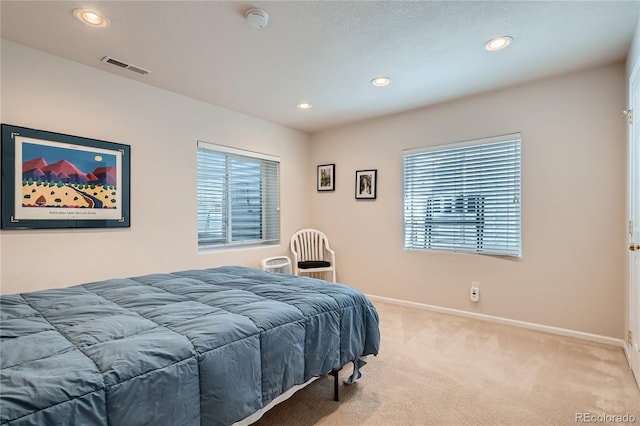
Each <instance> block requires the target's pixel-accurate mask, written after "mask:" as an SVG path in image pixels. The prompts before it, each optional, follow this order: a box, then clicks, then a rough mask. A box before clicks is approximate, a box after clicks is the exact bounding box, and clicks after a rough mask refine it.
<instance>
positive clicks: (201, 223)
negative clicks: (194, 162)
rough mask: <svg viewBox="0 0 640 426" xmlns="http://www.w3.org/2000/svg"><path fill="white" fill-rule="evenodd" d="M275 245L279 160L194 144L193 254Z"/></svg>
mask: <svg viewBox="0 0 640 426" xmlns="http://www.w3.org/2000/svg"><path fill="white" fill-rule="evenodd" d="M279 242H280V160H279V158H277V157H272V156H268V155H263V154H257V153H253V152H247V151H242V150H238V149H233V148H229V147H224V146H219V145H213V144H210V143H206V142H201V141H198V248H199V249H203V248H210V247H221V246H225V247H226V246H238V245H255V244H278V243H279Z"/></svg>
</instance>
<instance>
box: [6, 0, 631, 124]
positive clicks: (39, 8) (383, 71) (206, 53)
mask: <svg viewBox="0 0 640 426" xmlns="http://www.w3.org/2000/svg"><path fill="white" fill-rule="evenodd" d="M77 7H89V8H93V9H95V10H97V11H99V12H101V13H103V14H104V15H106V16H107V17H108V19H109V20H110V25H109V26H108V27H106V28H89V27H87V26H85V25H83V24H82V23H80V22H79V21H77V20H76V19H75V18H74V17H73V15H72V10H73V9H75V8H77ZM253 7H257V8H260V9H263V10H265V11H266V12H267V13H268V14H269V24H268V26H267V27H266V28H264V29H256V28H252V27H250V26H249V25H248V23H247V21H246V20H245V18H244V13H245V11H246V10H247V9H249V8H253ZM0 8H1V9H0V12H1V24H2V26H1V29H2V37H3V38H5V39H8V40H11V41H15V42H17V43H21V44H24V45H26V46H30V47H33V48H36V49H39V50H43V51H45V52H49V53H52V54H55V55H58V56H62V57H65V58H68V59H71V60H74V61H77V62H80V63H83V64H86V65H89V66H92V67H95V68H99V69H102V70H105V71H108V72H112V73H114V74H118V75H122V76H124V77H127V78H132V79H135V80H138V81H141V82H145V83H147V84H150V85H153V86H157V87H161V88H164V89H167V90H170V91H173V92H176V93H180V94H183V95H186V96H190V97H192V98H196V99H200V100H203V101H206V102H210V103H212V104H216V105H219V106H223V107H226V108H229V109H232V110H236V111H239V112H242V113H246V114H249V115H252V116H255V117H260V118H263V119H265V120H269V121H272V122H275V123H280V124H283V125H285V126H288V127H291V128H295V129H300V130H303V131H306V132H314V131H318V130H322V129H326V128H330V127H334V126H339V125H342V124H345V123H349V122H352V121H357V120H362V119H368V118H372V117H376V116H380V115H384V114H390V113H394V112H399V111H403V110H407V109H412V108H416V107H420V106H424V105H429V104H433V103H437V102H442V101H445V100H448V99H453V98H457V97H461V96H465V95H469V94H473V93H478V92H482V91H486V90H491V89H495V88H499V87H503V86H508V85H512V84H515V83H520V82H524V81H529V80H533V79H537V78H541V77H545V76H549V75H553V74H558V73H563V72H568V71H571V70H575V69H580V68H584V67H589V66H595V65H600V64H605V63H610V62H613V61H616V60H623V59H624V58H625V57H626V54H627V51H628V48H629V45H630V42H631V40H632V37H633V34H634V31H635V28H636V25H637V23H638V14H639V11H640V2H639V1H635V0H628V1H90V0H88V1H82V0H79V1H42V2H36V1H24V0H23V1H6V0H2V1H1V3H0ZM497 35H509V36H512V37H513V39H514V41H513V43H512V45H511V46H510V47H509V48H507V49H506V50H503V51H500V52H487V51H485V50H484V49H483V44H484V43H485V42H486V41H487V40H489V39H491V38H492V37H494V36H497ZM106 55H108V56H112V57H114V58H117V59H120V60H124V61H127V62H130V63H132V64H134V65H137V66H140V67H143V68H147V69H150V70H151V71H152V72H151V74H150V75H148V76H139V75H137V74H135V73H133V72H130V71H126V70H121V69H119V68H116V67H114V66H112V65H107V64H104V63H102V62H100V59H101V58H102V57H103V56H106ZM380 75H385V76H389V77H391V78H392V81H391V84H390V85H389V86H387V87H384V88H375V87H373V86H372V85H371V84H370V83H369V81H370V80H371V79H372V78H373V77H376V76H380ZM301 101H307V102H310V103H312V104H313V108H312V109H311V110H308V111H300V110H298V109H296V107H295V105H296V104H297V103H299V102H301Z"/></svg>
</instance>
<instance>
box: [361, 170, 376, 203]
mask: <svg viewBox="0 0 640 426" xmlns="http://www.w3.org/2000/svg"><path fill="white" fill-rule="evenodd" d="M377 190H378V170H377V169H371V170H356V200H375V199H376V193H377Z"/></svg>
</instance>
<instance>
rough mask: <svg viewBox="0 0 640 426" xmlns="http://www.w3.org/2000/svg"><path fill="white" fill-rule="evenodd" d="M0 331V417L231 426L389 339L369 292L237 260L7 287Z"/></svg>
mask: <svg viewBox="0 0 640 426" xmlns="http://www.w3.org/2000/svg"><path fill="white" fill-rule="evenodd" d="M0 338H1V340H0V424H1V425H53V424H56V425H62V424H66V425H111V426H114V425H127V426H129V425H148V424H154V425H229V424H232V423H234V422H236V421H239V420H242V419H244V418H246V417H248V416H250V415H251V414H253V413H255V412H256V411H258V410H260V409H262V408H264V407H266V406H267V405H268V404H269V403H270V402H271V401H273V400H274V399H275V398H277V397H278V396H279V395H281V394H283V393H285V392H287V391H288V390H290V389H292V388H293V387H294V386H297V385H300V384H303V383H305V382H307V381H309V380H310V379H312V378H313V377H318V376H322V375H324V374H327V373H329V372H331V371H333V370H337V369H339V368H341V367H342V366H343V365H345V364H346V363H348V362H354V365H356V366H357V365H358V363H357V360H358V359H359V358H360V357H362V356H366V355H375V354H377V353H378V349H379V344H380V332H379V327H378V314H377V312H376V310H375V308H374V306H373V305H372V304H371V302H370V301H369V300H368V299H367V297H366V296H364V295H363V294H362V293H361V292H360V291H358V290H356V289H354V288H351V287H349V286H346V285H342V284H334V283H328V282H326V281H322V280H318V279H314V278H307V277H297V276H291V275H282V274H274V273H269V272H264V271H260V270H257V269H251V268H244V267H238V266H227V267H221V268H212V269H204V270H189V271H181V272H175V273H170V274H152V275H145V276H140V277H133V278H124V279H112V280H106V281H100V282H94V283H87V284H82V285H78V286H74V287H69V288H62V289H52V290H44V291H37V292H32V293H23V294H17V295H5V296H0ZM354 375H355V374H354Z"/></svg>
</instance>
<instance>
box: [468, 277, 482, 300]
mask: <svg viewBox="0 0 640 426" xmlns="http://www.w3.org/2000/svg"><path fill="white" fill-rule="evenodd" d="M469 298H470V299H471V301H472V302H474V303H475V302H478V301H479V300H480V286H479V285H478V283H476V282H473V283H471V290H470V292H469Z"/></svg>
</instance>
